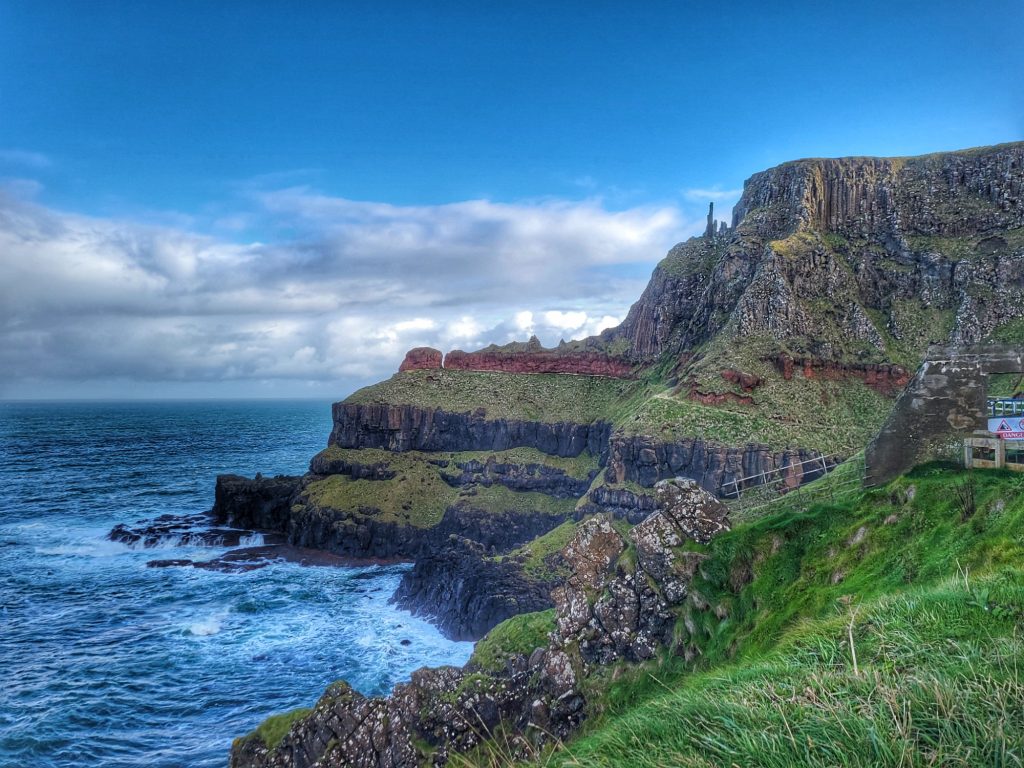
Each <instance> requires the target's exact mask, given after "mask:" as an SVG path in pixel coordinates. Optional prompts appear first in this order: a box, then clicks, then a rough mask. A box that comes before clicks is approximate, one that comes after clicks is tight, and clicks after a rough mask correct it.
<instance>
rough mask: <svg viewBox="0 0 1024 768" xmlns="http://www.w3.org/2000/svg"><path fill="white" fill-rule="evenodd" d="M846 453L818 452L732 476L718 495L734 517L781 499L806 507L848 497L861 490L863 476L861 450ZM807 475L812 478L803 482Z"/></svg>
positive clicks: (752, 511) (760, 508)
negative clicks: (800, 458) (761, 469)
mask: <svg viewBox="0 0 1024 768" xmlns="http://www.w3.org/2000/svg"><path fill="white" fill-rule="evenodd" d="M848 455H849V454H846V456H848ZM846 456H844V455H843V454H838V453H834V454H829V455H824V454H822V455H820V456H815V457H812V458H810V459H806V460H803V461H799V462H793V463H790V464H788V465H786V466H782V467H776V468H774V469H772V470H768V471H766V472H761V473H758V474H756V475H750V476H748V477H741V478H735V479H734V480H732V481H731V482H729V483H725V484H724V485H723V487H722V491H723V493H722V495H723V497H724V499H725V503H726V504H728V506H729V508H730V509H731V510H732V511H733V512H734V513H735V514H736V516H738V517H748V516H749V515H751V514H752V513H754V512H757V511H759V510H762V509H763V508H765V507H769V506H771V505H772V504H776V503H778V502H780V501H782V500H783V499H784V500H786V502H787V503H789V504H791V505H793V506H795V507H796V508H798V509H801V510H806V509H807V508H809V507H810V506H811V505H812V504H816V503H821V502H823V501H827V502H830V503H832V502H835V501H838V500H842V499H844V498H849V497H850V496H851V495H854V494H857V493H860V492H861V490H862V489H863V487H864V484H865V481H866V479H867V478H866V477H865V468H864V452H863V451H860V452H859V453H857V454H855V455H854V456H852V457H850V458H846ZM808 474H810V475H812V477H811V479H810V480H808V481H806V482H804V480H805V478H806V477H807V475H808Z"/></svg>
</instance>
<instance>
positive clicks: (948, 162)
mask: <svg viewBox="0 0 1024 768" xmlns="http://www.w3.org/2000/svg"><path fill="white" fill-rule="evenodd" d="M1022 190H1024V143H1016V144H1004V145H1000V146H997V147H987V148H981V149H977V150H967V151H963V152H949V153H941V154H936V155H927V156H924V157H914V158H840V159H821V160H800V161H796V162H792V163H786V164H783V165H781V166H778V167H776V168H772V169H770V170H767V171H763V172H761V173H758V174H755V175H754V176H752V177H751V178H750V179H748V180H747V182H746V183H745V184H744V189H743V195H742V197H741V199H740V202H739V203H738V204H737V206H736V208H735V210H734V214H733V226H732V228H731V229H729V230H728V231H726V232H722V233H716V234H715V235H714V236H705V237H702V238H695V239H692V240H690V241H687V242H686V243H682V244H680V245H678V246H676V247H675V248H674V249H672V251H670V252H669V255H668V257H667V258H666V259H665V260H664V261H663V262H662V263H661V264H660V265H659V266H658V268H657V269H656V270H655V273H654V275H653V277H652V279H651V283H650V285H649V286H648V287H647V289H646V290H645V291H644V294H643V296H642V297H641V298H640V301H638V302H637V303H636V304H635V305H634V306H633V308H632V309H631V310H630V312H629V315H628V316H627V318H626V320H625V321H624V322H623V324H622V325H621V326H619V327H618V328H616V329H614V330H612V331H610V332H607V336H606V338H607V339H608V340H609V341H613V340H622V341H625V342H628V346H629V349H630V352H631V354H632V355H633V357H634V358H635V359H639V360H653V359H655V358H657V357H659V356H660V355H662V354H663V353H666V352H670V353H672V354H676V355H678V354H681V353H686V352H691V351H693V350H695V349H696V348H697V347H699V346H700V345H701V344H703V343H705V342H707V341H709V340H710V339H712V338H714V337H715V336H716V335H718V334H720V333H723V332H724V333H726V334H727V335H728V336H730V337H732V338H733V339H734V340H738V341H741V342H742V341H743V340H746V339H755V338H758V337H761V338H762V339H765V340H770V341H769V343H774V344H776V345H782V346H786V347H788V348H789V349H790V350H793V351H798V352H802V353H805V354H809V355H810V356H811V357H815V358H823V359H829V360H854V359H856V360H869V361H871V362H876V361H877V362H892V361H895V362H903V363H906V364H907V367H909V368H913V367H915V366H916V364H917V363H918V362H920V355H921V353H922V352H923V350H924V348H925V347H926V346H927V344H928V343H929V342H931V341H945V340H948V341H953V342H956V343H961V342H973V341H977V340H979V339H981V338H984V337H985V336H986V335H987V334H989V333H991V332H992V331H993V330H994V329H995V328H996V327H997V326H998V325H1000V324H1001V323H1003V322H1005V321H1006V320H1007V319H1009V318H1015V317H1020V315H1021V305H1020V301H1019V299H1020V297H1019V289H1011V290H1007V285H1008V284H1009V285H1014V286H1017V285H1019V284H1020V280H1021V276H1022V272H1021V258H1022V257H1021V250H1022V243H1024V238H1022V234H1021V231H1020V230H1021V227H1022V226H1024V192H1022ZM996 275H998V278H996V277H995V276H996ZM983 288H989V289H990V290H991V291H992V293H986V291H984V290H980V289H983ZM1000 289H1002V290H1000ZM1000 293H1001V294H1002V295H997V294H1000ZM1007 297H1010V298H1012V299H1013V301H1012V302H1011V303H1010V304H1009V305H1007V304H1006V303H1005V299H1006V298H1007ZM908 302H909V303H913V304H915V305H916V306H915V307H913V308H909V307H908V306H907V303H908ZM912 309H913V310H917V311H912ZM922 315H923V317H922ZM925 321H928V322H925ZM921 326H924V327H921Z"/></svg>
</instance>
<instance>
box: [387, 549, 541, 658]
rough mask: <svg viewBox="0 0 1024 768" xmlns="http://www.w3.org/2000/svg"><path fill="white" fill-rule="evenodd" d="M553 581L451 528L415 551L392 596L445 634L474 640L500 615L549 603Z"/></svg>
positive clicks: (502, 619)
mask: <svg viewBox="0 0 1024 768" xmlns="http://www.w3.org/2000/svg"><path fill="white" fill-rule="evenodd" d="M552 586H553V584H551V583H548V582H543V581H537V580H535V579H532V578H529V577H528V576H527V575H526V574H525V573H524V572H523V567H522V564H521V563H519V562H518V561H516V560H514V559H502V558H495V557H493V556H491V555H489V550H488V549H487V548H486V547H484V546H483V545H482V544H479V543H477V542H475V541H473V540H472V539H469V538H466V537H464V536H458V535H456V534H452V535H450V536H449V537H448V538H447V540H446V541H444V542H440V543H437V544H435V545H434V546H431V547H429V548H424V549H423V550H422V551H421V552H420V555H419V556H418V557H417V558H416V562H415V564H414V565H413V567H412V569H411V570H410V571H408V572H406V573H405V574H404V575H403V576H402V581H401V583H400V584H399V585H398V589H397V590H396V592H395V595H394V598H393V599H394V601H395V603H397V604H398V605H399V606H400V607H402V608H406V609H408V610H410V611H412V613H413V614H415V615H417V616H423V617H424V618H429V619H431V620H432V621H433V623H434V624H436V625H437V627H438V629H440V630H441V632H442V633H443V634H444V635H445V636H446V637H449V638H451V639H453V640H478V639H479V638H481V637H483V636H484V635H486V634H487V632H489V631H490V630H491V629H492V628H493V627H495V626H496V625H498V624H500V623H501V622H503V621H504V620H505V619H508V618H511V617H512V616H517V615H519V614H520V613H531V612H533V611H543V610H544V609H546V608H550V607H551V604H552V603H551V596H550V592H551V588H552Z"/></svg>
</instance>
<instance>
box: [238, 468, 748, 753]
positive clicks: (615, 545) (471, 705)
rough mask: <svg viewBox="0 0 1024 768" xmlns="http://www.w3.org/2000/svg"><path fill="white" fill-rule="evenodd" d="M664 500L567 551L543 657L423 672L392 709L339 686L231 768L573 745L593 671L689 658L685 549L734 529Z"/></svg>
mask: <svg viewBox="0 0 1024 768" xmlns="http://www.w3.org/2000/svg"><path fill="white" fill-rule="evenodd" d="M657 497H658V511H656V512H655V513H654V514H652V515H651V516H650V517H649V518H648V519H647V520H646V521H644V522H643V523H641V524H639V525H637V526H635V527H634V528H633V529H632V530H631V531H630V532H629V533H628V534H625V535H624V534H622V533H621V532H620V531H619V530H617V529H616V527H615V526H614V525H613V524H612V521H611V520H612V519H611V517H610V516H608V515H599V516H596V517H592V518H589V519H587V520H586V521H584V522H582V523H581V524H580V525H579V526H578V528H577V530H576V532H575V535H574V536H573V537H572V539H571V540H570V542H569V544H568V545H567V546H566V547H565V548H564V549H563V550H562V555H563V557H564V558H565V561H566V564H567V566H568V568H569V576H568V578H567V579H566V580H565V582H564V583H563V584H562V585H561V586H559V587H558V588H556V589H555V590H554V592H553V600H554V606H555V616H554V624H553V627H552V631H551V632H550V633H549V634H548V637H547V639H546V641H543V642H541V643H540V644H539V645H538V646H537V647H534V648H531V649H526V650H525V651H524V652H517V653H510V654H507V655H505V656H503V657H502V658H500V660H499V662H498V663H496V664H494V663H492V664H490V665H487V666H484V665H482V662H480V661H479V660H476V659H475V658H474V660H471V661H470V663H469V664H467V665H466V666H465V667H463V668H461V669H456V668H452V667H443V668H440V669H421V670H418V671H417V672H415V673H413V676H412V679H411V681H410V682H409V683H406V684H403V685H399V686H397V687H396V688H395V690H394V691H393V692H392V694H391V695H390V696H387V697H381V698H367V697H364V696H362V695H360V694H359V693H357V692H356V691H354V690H353V689H352V688H351V687H350V686H348V685H347V684H345V683H343V682H339V683H335V684H334V685H332V686H330V687H329V688H328V689H327V691H326V692H325V693H324V694H323V696H321V698H320V700H319V701H318V702H317V703H316V705H315V706H314V707H313V709H312V710H311V711H309V712H308V713H299V715H298V716H297V717H296V718H295V719H294V721H293V722H292V723H291V724H290V726H289V728H288V731H287V733H286V734H285V735H284V736H283V738H282V739H281V741H280V742H279V743H276V744H273V745H268V744H267V743H266V742H265V741H264V740H263V738H262V737H261V736H260V735H259V734H258V733H253V734H250V735H249V736H247V737H245V738H241V739H237V740H236V741H235V743H234V745H233V747H232V750H231V761H230V765H231V768H285V767H286V766H287V768H313V767H314V766H353V767H354V768H364V767H365V768H412V767H413V766H420V765H424V764H428V765H433V766H441V765H444V764H446V763H447V762H448V760H449V758H450V757H451V755H452V754H455V753H461V752H467V751H469V750H471V749H473V748H474V747H476V746H478V745H479V744H480V743H481V742H482V741H484V740H485V739H488V738H490V737H491V736H492V735H493V734H494V733H495V732H496V730H497V729H499V728H500V727H502V726H505V727H508V728H509V732H510V733H512V734H515V735H514V736H513V737H512V739H511V741H510V743H509V748H510V752H511V754H512V755H513V756H514V757H527V756H529V755H531V754H534V750H535V749H536V748H537V747H539V746H541V745H543V744H545V743H549V742H550V741H552V740H563V739H565V738H567V737H568V736H569V735H570V734H571V733H573V732H574V731H575V730H576V729H577V728H578V727H579V726H580V724H581V723H582V722H583V721H584V719H585V718H586V712H587V710H586V706H587V699H586V693H585V689H584V687H583V686H582V685H581V683H582V681H583V679H584V678H585V677H586V675H587V674H588V672H589V670H590V669H592V668H594V667H606V666H608V665H610V664H613V663H615V662H616V661H618V660H620V659H625V660H630V661H642V660H646V659H650V658H652V657H653V656H654V655H655V654H656V653H657V651H658V649H660V648H663V647H669V648H672V649H673V650H674V651H675V652H677V653H680V654H683V655H685V654H686V653H687V652H688V651H687V644H686V640H685V638H684V637H677V636H676V633H675V630H674V622H675V615H674V613H673V609H674V608H675V607H677V606H680V605H681V604H683V603H684V602H686V601H687V599H688V597H689V596H690V593H689V582H690V580H691V579H692V577H693V575H694V573H695V572H696V569H697V567H698V566H699V564H700V562H701V561H702V560H703V559H704V557H705V555H704V554H703V553H702V552H700V551H686V550H680V546H681V545H682V544H684V543H685V542H687V541H692V542H697V543H698V544H701V543H707V542H708V541H710V539H711V538H712V537H713V536H714V535H716V534H717V533H718V532H720V531H724V530H728V527H729V523H728V517H727V513H726V509H725V507H724V506H723V505H722V504H721V503H720V502H719V501H717V500H716V499H714V498H713V497H712V496H711V495H710V494H708V493H707V492H706V491H703V490H702V489H700V488H699V487H698V486H697V485H696V484H695V483H693V482H692V481H686V480H680V481H665V482H663V483H660V484H659V486H658V488H657ZM627 551H628V552H630V553H631V555H630V556H629V557H626V556H625V555H626V553H627ZM691 603H692V604H694V605H695V606H697V607H698V609H702V610H709V609H710V607H709V606H707V605H706V604H703V607H702V608H700V606H701V605H702V601H700V600H699V599H696V600H691Z"/></svg>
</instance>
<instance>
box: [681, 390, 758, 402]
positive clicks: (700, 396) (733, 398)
mask: <svg viewBox="0 0 1024 768" xmlns="http://www.w3.org/2000/svg"><path fill="white" fill-rule="evenodd" d="M689 397H690V399H691V400H693V401H695V402H698V403H703V404H704V405H722V404H724V403H735V404H736V405H753V404H754V398H752V397H750V396H748V395H737V394H736V393H735V392H701V391H700V390H699V389H691V390H690V395H689Z"/></svg>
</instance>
